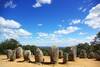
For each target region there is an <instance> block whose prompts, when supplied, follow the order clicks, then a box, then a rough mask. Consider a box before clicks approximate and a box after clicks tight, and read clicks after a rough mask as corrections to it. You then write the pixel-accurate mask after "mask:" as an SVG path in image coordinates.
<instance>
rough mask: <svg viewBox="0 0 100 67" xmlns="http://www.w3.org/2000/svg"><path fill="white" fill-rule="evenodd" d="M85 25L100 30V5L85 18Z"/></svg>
mask: <svg viewBox="0 0 100 67" xmlns="http://www.w3.org/2000/svg"><path fill="white" fill-rule="evenodd" d="M85 24H87V25H88V26H89V27H92V28H93V29H98V28H99V29H100V4H97V5H96V6H95V7H93V8H92V9H91V10H90V11H89V14H88V15H87V16H86V18H85Z"/></svg>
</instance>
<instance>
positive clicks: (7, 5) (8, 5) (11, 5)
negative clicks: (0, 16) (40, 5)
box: [4, 0, 17, 8]
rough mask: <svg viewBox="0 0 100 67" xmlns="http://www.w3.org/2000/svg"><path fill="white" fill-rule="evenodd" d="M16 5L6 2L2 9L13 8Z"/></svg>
mask: <svg viewBox="0 0 100 67" xmlns="http://www.w3.org/2000/svg"><path fill="white" fill-rule="evenodd" d="M16 6H17V5H16V4H15V3H14V2H13V0H10V1H7V2H6V3H5V4H4V7H5V8H8V7H9V8H15V7H16Z"/></svg>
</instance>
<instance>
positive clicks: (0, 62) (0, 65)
mask: <svg viewBox="0 0 100 67" xmlns="http://www.w3.org/2000/svg"><path fill="white" fill-rule="evenodd" d="M44 58H45V63H44V64H36V63H35V62H34V56H32V57H31V61H32V62H30V63H28V62H23V60H24V59H23V58H21V59H17V60H15V61H14V62H10V61H9V60H7V59H6V56H5V55H0V67H100V61H95V59H79V58H77V60H76V61H73V62H72V61H70V62H68V64H61V63H59V64H56V65H53V64H50V63H49V62H50V58H49V57H48V56H45V57H44ZM59 62H62V59H59Z"/></svg>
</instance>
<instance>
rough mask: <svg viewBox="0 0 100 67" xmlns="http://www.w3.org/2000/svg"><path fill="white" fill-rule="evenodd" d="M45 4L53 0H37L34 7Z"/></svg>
mask: <svg viewBox="0 0 100 67" xmlns="http://www.w3.org/2000/svg"><path fill="white" fill-rule="evenodd" d="M43 4H51V0H36V3H35V4H34V5H33V7H34V8H37V7H41V6H42V5H43Z"/></svg>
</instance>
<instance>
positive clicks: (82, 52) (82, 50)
mask: <svg viewBox="0 0 100 67" xmlns="http://www.w3.org/2000/svg"><path fill="white" fill-rule="evenodd" d="M79 58H87V53H86V50H84V49H81V51H80V54H79Z"/></svg>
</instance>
